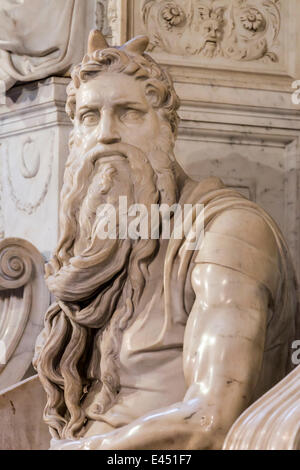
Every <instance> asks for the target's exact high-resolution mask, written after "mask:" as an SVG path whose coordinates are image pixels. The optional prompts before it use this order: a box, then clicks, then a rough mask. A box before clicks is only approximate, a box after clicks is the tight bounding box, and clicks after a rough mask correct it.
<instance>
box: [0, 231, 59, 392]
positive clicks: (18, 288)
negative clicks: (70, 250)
mask: <svg viewBox="0 0 300 470" xmlns="http://www.w3.org/2000/svg"><path fill="white" fill-rule="evenodd" d="M43 275H44V260H43V257H42V256H41V254H40V253H39V251H38V250H37V249H36V248H35V247H34V246H33V245H31V243H29V242H28V241H25V240H22V239H18V238H5V239H4V240H2V241H1V242H0V389H4V388H6V387H8V386H10V385H12V384H14V383H16V382H17V381H19V380H21V379H22V377H23V376H24V374H25V373H26V371H27V369H28V367H29V366H30V363H31V360H32V358H33V350H34V344H35V340H36V337H37V335H38V334H39V332H40V330H41V328H42V324H43V310H44V308H47V306H48V305H49V301H50V296H49V292H48V289H47V288H46V286H45V282H44V279H43Z"/></svg>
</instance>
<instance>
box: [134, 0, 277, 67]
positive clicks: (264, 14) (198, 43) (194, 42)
mask: <svg viewBox="0 0 300 470" xmlns="http://www.w3.org/2000/svg"><path fill="white" fill-rule="evenodd" d="M142 19H143V22H144V24H145V27H146V31H147V34H149V36H150V38H151V42H150V51H154V50H155V51H164V52H168V53H171V54H176V55H200V56H202V57H207V58H215V57H218V58H225V59H231V60H235V61H251V60H263V61H264V62H270V61H271V62H277V61H278V55H277V54H276V51H277V49H278V45H279V44H278V42H277V40H278V34H279V31H280V1H279V0H264V1H263V2H262V1H261V0H183V1H182V2H180V3H179V2H178V1H176V0H175V1H166V0H144V1H143V3H142Z"/></svg>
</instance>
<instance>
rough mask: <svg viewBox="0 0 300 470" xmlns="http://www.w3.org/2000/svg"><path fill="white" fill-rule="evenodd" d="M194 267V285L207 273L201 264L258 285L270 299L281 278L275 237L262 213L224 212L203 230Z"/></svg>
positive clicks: (248, 211)
mask: <svg viewBox="0 0 300 470" xmlns="http://www.w3.org/2000/svg"><path fill="white" fill-rule="evenodd" d="M195 263H196V265H195V268H194V271H193V273H192V281H193V282H195V280H197V279H196V278H199V276H200V277H202V276H203V275H204V274H203V273H206V270H205V267H204V266H203V264H205V265H206V266H207V265H208V264H210V265H213V266H219V267H222V269H230V271H231V272H232V271H234V272H238V273H240V274H242V275H243V276H247V278H248V279H252V280H255V281H257V282H259V283H260V284H263V285H264V286H266V287H267V288H268V289H269V291H270V292H271V293H272V295H275V292H276V290H277V286H278V282H279V280H280V277H281V275H280V255H279V250H278V246H277V241H276V239H275V235H274V234H273V231H272V229H271V227H270V226H269V224H268V222H267V221H266V220H265V218H264V216H263V213H260V212H259V210H257V211H253V210H251V209H250V210H249V209H247V208H237V209H234V208H232V209H231V208H230V209H226V210H225V211H224V212H220V213H219V214H218V215H217V216H215V217H214V218H213V220H212V221H211V222H210V223H209V224H208V225H207V226H206V228H205V231H204V238H203V241H202V243H201V245H200V248H199V250H198V253H197V255H196V257H195ZM205 275H206V274H205ZM224 275H225V272H224ZM198 280H199V279H198Z"/></svg>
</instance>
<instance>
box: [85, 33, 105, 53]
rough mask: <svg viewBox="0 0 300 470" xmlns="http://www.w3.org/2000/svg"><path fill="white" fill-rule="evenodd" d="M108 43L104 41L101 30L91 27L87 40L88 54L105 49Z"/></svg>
mask: <svg viewBox="0 0 300 470" xmlns="http://www.w3.org/2000/svg"><path fill="white" fill-rule="evenodd" d="M107 47H109V45H108V44H107V42H106V39H105V38H104V36H103V34H102V33H101V31H99V30H98V29H93V30H92V31H91V32H90V34H89V41H88V54H89V55H90V54H92V53H93V52H95V51H102V50H103V49H106V48H107Z"/></svg>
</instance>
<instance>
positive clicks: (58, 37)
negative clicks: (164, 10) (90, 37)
mask: <svg viewBox="0 0 300 470" xmlns="http://www.w3.org/2000/svg"><path fill="white" fill-rule="evenodd" d="M95 4H96V2H95V0H85V1H84V2H82V1H81V0H63V1H62V0H52V1H51V2H48V1H47V0H23V1H21V2H19V1H15V0H9V1H4V0H3V1H2V3H1V10H0V83H1V82H2V83H4V87H2V88H1V90H3V89H4V90H6V91H7V90H8V89H9V88H11V87H12V86H13V85H14V84H15V83H16V82H30V81H33V80H39V79H43V78H47V77H49V76H55V75H64V74H66V73H68V72H70V69H71V67H72V66H73V65H74V64H75V63H77V62H78V61H79V60H81V58H82V55H83V53H84V48H85V45H86V40H87V31H88V30H89V29H90V28H91V27H92V26H93V24H94V23H93V22H94V16H93V15H94V11H93V10H92V11H91V8H95ZM33 18H34V21H33Z"/></svg>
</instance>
